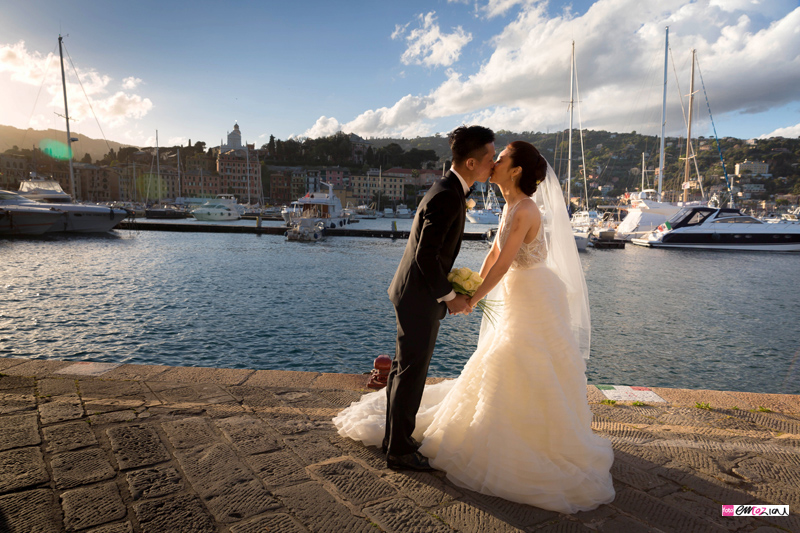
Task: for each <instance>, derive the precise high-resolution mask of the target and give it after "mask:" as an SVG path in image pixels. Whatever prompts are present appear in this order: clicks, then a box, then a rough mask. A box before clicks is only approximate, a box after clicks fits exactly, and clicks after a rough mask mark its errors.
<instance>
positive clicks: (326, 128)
mask: <svg viewBox="0 0 800 533" xmlns="http://www.w3.org/2000/svg"><path fill="white" fill-rule="evenodd" d="M341 129H342V126H341V124H339V121H338V120H336V119H335V118H333V117H330V118H328V117H326V116H324V115H323V116H321V117H319V118H318V119H317V121H316V122H315V123H314V125H313V126H311V127H310V128H309V129H307V130H306V132H305V133H303V135H301V137H311V138H313V139H316V138H317V137H328V136H329V135H333V134H334V133H336V132H337V131H340V130H341ZM294 137H295V136H294V135H292V136H291V138H294Z"/></svg>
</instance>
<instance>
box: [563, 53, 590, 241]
mask: <svg viewBox="0 0 800 533" xmlns="http://www.w3.org/2000/svg"><path fill="white" fill-rule="evenodd" d="M574 81H575V41H572V61H571V63H570V71H569V141H568V149H567V198H566V202H567V207H568V209H569V204H570V198H571V196H572V119H573V110H574V108H575V91H574V89H573V82H574ZM581 135H583V133H581ZM583 174H584V178H583V179H584V183H585V181H586V164H585V163H584V165H583ZM586 203H587V205H588V203H589V200H588V195H587V200H586ZM572 233H573V235H574V237H575V246H577V247H578V251H579V252H585V251H586V245H588V244H589V235H590V233H589V230H585V229H583V228H573V230H572Z"/></svg>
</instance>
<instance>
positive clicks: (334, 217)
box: [284, 181, 350, 228]
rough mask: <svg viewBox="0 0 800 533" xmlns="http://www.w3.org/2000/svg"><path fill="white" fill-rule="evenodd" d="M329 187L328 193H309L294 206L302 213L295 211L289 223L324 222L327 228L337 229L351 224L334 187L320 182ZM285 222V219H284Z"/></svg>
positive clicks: (293, 203) (294, 203) (290, 216)
mask: <svg viewBox="0 0 800 533" xmlns="http://www.w3.org/2000/svg"><path fill="white" fill-rule="evenodd" d="M320 183H321V184H322V185H325V186H326V187H328V192H321V191H317V192H309V193H306V195H305V196H303V197H302V198H298V199H297V201H296V202H292V206H293V207H295V206H297V207H299V208H300V212H299V214H298V212H297V210H294V211H292V212H291V213H290V215H289V223H290V224H294V223H296V222H297V221H298V220H299V219H301V218H307V219H312V220H316V221H320V222H323V225H324V227H326V228H336V227H341V226H344V225H345V224H349V223H350V216H349V215H348V214H347V213H345V212H344V210H343V209H342V202H341V200H339V197H338V196H336V195H335V194H333V185H331V184H329V183H325V182H322V181H321V182H320ZM284 220H285V218H284Z"/></svg>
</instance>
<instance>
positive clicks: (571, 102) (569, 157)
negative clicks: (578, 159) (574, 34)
mask: <svg viewBox="0 0 800 533" xmlns="http://www.w3.org/2000/svg"><path fill="white" fill-rule="evenodd" d="M574 80H575V41H572V61H571V62H570V67H569V144H568V149H567V211H569V212H572V209H570V203H571V198H572V108H573V105H574V104H575V100H574V98H573V95H574V92H573V89H572V83H573V81H574Z"/></svg>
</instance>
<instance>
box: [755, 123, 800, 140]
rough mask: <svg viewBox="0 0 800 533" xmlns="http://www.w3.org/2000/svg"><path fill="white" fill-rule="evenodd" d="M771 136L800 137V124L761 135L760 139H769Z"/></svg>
mask: <svg viewBox="0 0 800 533" xmlns="http://www.w3.org/2000/svg"><path fill="white" fill-rule="evenodd" d="M770 137H786V138H787V139H795V138H798V137H800V124H795V125H794V126H788V127H786V128H778V129H777V130H775V131H772V132H770V133H765V134H764V135H761V136H760V137H759V139H769V138H770Z"/></svg>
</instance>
